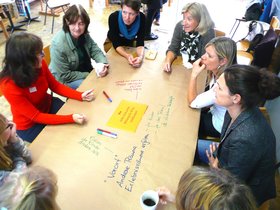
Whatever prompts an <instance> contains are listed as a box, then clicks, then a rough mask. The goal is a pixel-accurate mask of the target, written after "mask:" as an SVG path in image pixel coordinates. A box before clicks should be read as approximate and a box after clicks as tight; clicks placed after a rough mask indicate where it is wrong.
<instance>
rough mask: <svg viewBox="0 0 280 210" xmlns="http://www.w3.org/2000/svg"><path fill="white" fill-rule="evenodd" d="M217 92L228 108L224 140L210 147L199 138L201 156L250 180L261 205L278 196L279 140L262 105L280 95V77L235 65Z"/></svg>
mask: <svg viewBox="0 0 280 210" xmlns="http://www.w3.org/2000/svg"><path fill="white" fill-rule="evenodd" d="M214 91H215V95H216V101H215V103H217V104H218V105H220V106H224V107H226V109H227V112H226V114H225V120H224V125H223V129H222V133H221V142H220V143H219V145H218V146H217V144H216V143H215V144H213V143H212V144H210V143H209V144H208V148H207V150H206V148H203V147H202V146H201V145H203V144H201V141H198V151H199V156H200V159H201V160H205V162H206V160H207V162H208V163H209V165H210V166H211V167H214V168H223V169H226V170H228V171H229V172H230V173H232V174H233V175H234V176H236V177H237V178H239V179H240V180H241V181H243V182H244V183H246V184H247V185H248V186H249V187H250V188H251V190H252V192H253V195H254V196H255V198H256V201H257V203H258V205H259V206H260V205H261V204H262V203H263V202H265V201H266V200H269V199H272V198H274V197H275V196H276V191H275V180H274V177H275V168H274V166H275V162H276V160H275V158H276V140H275V136H274V133H273V131H272V129H271V127H270V125H269V124H268V122H267V120H266V119H265V117H264V116H263V114H262V113H261V111H260V110H259V108H258V105H259V104H260V102H262V100H264V99H274V98H276V97H278V96H279V95H280V78H279V77H277V75H275V74H273V73H272V72H269V71H267V70H265V69H261V70H259V69H258V68H257V67H254V66H245V65H233V66H231V67H229V68H227V69H226V70H225V71H224V73H223V74H222V75H221V76H220V77H219V79H218V80H217V85H216V86H215V89H214ZM208 142H209V141H208ZM205 150H206V152H205Z"/></svg>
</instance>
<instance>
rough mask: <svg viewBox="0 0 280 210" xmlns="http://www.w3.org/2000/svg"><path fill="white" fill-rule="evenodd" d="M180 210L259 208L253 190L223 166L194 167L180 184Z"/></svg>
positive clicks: (178, 200)
mask: <svg viewBox="0 0 280 210" xmlns="http://www.w3.org/2000/svg"><path fill="white" fill-rule="evenodd" d="M176 207H177V209H178V210H224V209H227V210H239V209H242V210H256V209H257V208H256V203H255V200H254V197H253V195H252V193H251V190H250V189H249V188H248V187H247V186H246V185H244V184H241V183H239V181H238V180H237V179H236V178H235V177H233V176H232V175H230V174H229V172H227V171H225V170H222V169H209V168H201V167H193V168H191V169H189V170H187V171H186V172H185V173H184V174H183V176H182V177H181V180H180V182H179V185H178V190H177V194H176Z"/></svg>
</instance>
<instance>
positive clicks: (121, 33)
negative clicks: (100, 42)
mask: <svg viewBox="0 0 280 210" xmlns="http://www.w3.org/2000/svg"><path fill="white" fill-rule="evenodd" d="M140 7H141V2H140V0H124V1H123V2H122V4H121V8H122V9H121V10H120V11H116V12H114V13H112V14H111V15H110V16H109V31H108V34H107V36H108V39H109V40H110V41H111V42H112V44H113V47H114V48H115V49H116V51H117V52H118V53H119V54H120V55H121V56H123V57H125V58H126V59H127V61H128V63H129V64H130V65H131V66H133V67H136V68H137V67H140V66H141V64H142V62H143V59H144V38H145V15H144V14H143V13H142V12H140V11H139V10H140ZM124 46H131V47H136V54H137V55H136V56H133V55H132V54H131V53H129V52H127V51H126V50H125V48H124Z"/></svg>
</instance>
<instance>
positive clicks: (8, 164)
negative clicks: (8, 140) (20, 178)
mask: <svg viewBox="0 0 280 210" xmlns="http://www.w3.org/2000/svg"><path fill="white" fill-rule="evenodd" d="M7 125H8V120H7V118H6V117H5V116H4V115H2V114H0V170H12V169H13V161H12V160H11V157H10V156H9V155H8V153H7V152H6V150H5V148H4V146H3V144H2V142H3V140H2V133H3V132H4V131H5V129H6V128H7Z"/></svg>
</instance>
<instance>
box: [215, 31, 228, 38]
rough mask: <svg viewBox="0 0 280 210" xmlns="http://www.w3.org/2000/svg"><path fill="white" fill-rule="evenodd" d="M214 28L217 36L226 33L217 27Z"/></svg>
mask: <svg viewBox="0 0 280 210" xmlns="http://www.w3.org/2000/svg"><path fill="white" fill-rule="evenodd" d="M214 30H215V37H217V36H225V35H226V33H225V32H223V31H220V30H218V29H214Z"/></svg>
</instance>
